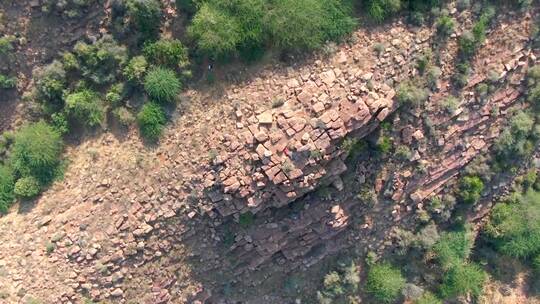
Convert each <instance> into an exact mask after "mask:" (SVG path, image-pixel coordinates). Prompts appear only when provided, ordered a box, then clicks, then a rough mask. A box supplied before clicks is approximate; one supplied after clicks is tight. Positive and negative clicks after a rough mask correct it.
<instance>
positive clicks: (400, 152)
mask: <svg viewBox="0 0 540 304" xmlns="http://www.w3.org/2000/svg"><path fill="white" fill-rule="evenodd" d="M395 156H396V157H397V158H398V159H400V160H409V159H410V158H411V156H412V152H411V149H410V148H409V147H407V146H405V145H399V146H397V148H396V151H395Z"/></svg>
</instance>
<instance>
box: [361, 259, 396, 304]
mask: <svg viewBox="0 0 540 304" xmlns="http://www.w3.org/2000/svg"><path fill="white" fill-rule="evenodd" d="M404 286H405V279H404V278H403V276H402V275H401V272H400V271H399V270H398V269H395V268H394V267H392V266H391V265H390V264H387V263H383V264H375V265H373V266H372V267H371V269H370V270H369V273H368V277H367V282H366V291H367V292H368V293H369V294H371V295H372V296H373V297H374V298H375V299H376V300H377V301H379V302H381V303H392V302H394V301H396V300H397V298H398V297H399V294H400V292H401V289H403V287H404Z"/></svg>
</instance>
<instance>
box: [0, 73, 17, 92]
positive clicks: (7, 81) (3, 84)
mask: <svg viewBox="0 0 540 304" xmlns="http://www.w3.org/2000/svg"><path fill="white" fill-rule="evenodd" d="M15 86H17V78H15V77H9V76H6V75H4V74H0V89H13V88H14V87H15Z"/></svg>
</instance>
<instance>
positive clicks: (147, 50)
mask: <svg viewBox="0 0 540 304" xmlns="http://www.w3.org/2000/svg"><path fill="white" fill-rule="evenodd" d="M143 53H144V56H145V57H146V59H147V60H148V61H151V62H154V63H156V64H158V65H162V66H166V67H169V68H171V69H178V68H184V67H186V66H187V65H188V64H189V58H188V52H187V48H186V47H184V45H183V44H182V43H181V42H180V41H179V40H176V39H160V40H158V41H156V42H153V43H150V44H147V45H145V46H144V49H143Z"/></svg>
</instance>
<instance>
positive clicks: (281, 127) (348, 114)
mask: <svg viewBox="0 0 540 304" xmlns="http://www.w3.org/2000/svg"><path fill="white" fill-rule="evenodd" d="M335 79H336V76H335V72H334V71H333V70H328V71H326V72H323V73H321V74H320V78H319V79H315V81H311V80H310V81H307V82H305V84H304V86H303V87H301V88H297V89H296V90H295V92H297V94H296V95H295V96H293V97H291V98H290V99H289V100H287V101H286V102H285V103H284V105H283V106H281V107H279V108H276V109H271V110H266V111H264V112H262V113H259V114H257V115H254V116H252V117H250V118H248V119H247V120H246V121H245V122H241V123H240V125H244V123H245V125H247V127H244V128H241V129H240V130H239V133H238V135H237V139H238V140H237V141H235V144H232V145H230V146H229V150H228V151H227V153H226V154H224V155H220V156H219V157H218V158H217V159H216V162H215V163H216V164H218V165H219V168H218V169H217V170H216V173H215V176H214V177H213V178H212V179H213V180H215V181H216V182H215V183H214V184H215V185H218V187H217V189H214V190H213V191H210V193H209V197H210V199H211V200H212V202H213V203H214V204H215V208H216V209H217V211H218V212H219V213H220V214H221V215H222V216H228V215H231V214H235V213H244V212H247V211H250V212H253V213H256V212H258V211H260V210H263V209H266V208H268V207H271V206H273V207H281V206H283V205H285V204H287V203H290V202H292V201H294V200H295V199H297V198H298V197H301V196H303V195H305V194H306V193H308V192H310V191H312V190H314V189H315V188H316V187H318V186H320V185H322V184H329V183H331V182H333V181H335V180H336V179H338V178H339V175H340V174H341V173H343V172H344V171H345V170H346V166H345V163H344V162H343V160H344V158H345V157H346V153H345V152H346V151H344V150H343V149H340V148H339V147H340V144H339V143H340V142H341V141H343V139H344V138H345V136H347V134H349V133H351V132H354V131H360V132H361V131H362V130H364V129H365V130H372V129H374V128H375V127H376V126H377V125H378V123H379V122H381V121H382V120H384V119H385V118H386V117H387V116H388V115H389V114H390V113H391V112H393V111H394V110H395V108H396V106H397V105H396V103H395V101H394V100H393V99H394V98H393V97H394V95H395V93H394V90H393V89H392V88H390V87H389V86H386V85H380V86H376V89H374V90H373V91H366V92H364V93H362V92H360V91H358V92H357V94H355V95H346V96H342V97H340V96H337V97H335V99H334V100H332V99H331V97H330V96H327V95H326V94H324V93H323V94H320V95H319V96H318V97H316V95H315V94H316V90H317V89H319V86H322V85H327V86H331V85H333V83H334V81H335ZM317 83H319V84H317ZM319 90H320V89H319ZM321 95H322V96H321ZM363 133H368V132H363Z"/></svg>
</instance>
